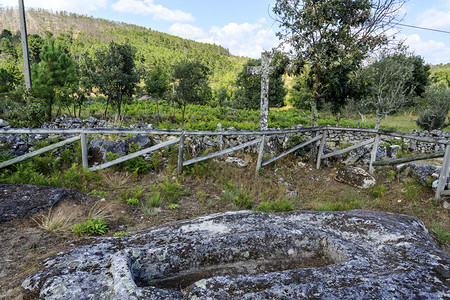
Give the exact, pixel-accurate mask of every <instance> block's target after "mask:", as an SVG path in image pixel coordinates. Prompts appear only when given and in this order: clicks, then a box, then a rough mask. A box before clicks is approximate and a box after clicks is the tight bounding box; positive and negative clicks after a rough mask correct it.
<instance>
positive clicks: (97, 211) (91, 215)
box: [87, 202, 113, 220]
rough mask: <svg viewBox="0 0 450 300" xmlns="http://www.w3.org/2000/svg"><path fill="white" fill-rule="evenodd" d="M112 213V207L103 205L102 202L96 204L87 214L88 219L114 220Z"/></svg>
mask: <svg viewBox="0 0 450 300" xmlns="http://www.w3.org/2000/svg"><path fill="white" fill-rule="evenodd" d="M112 217H113V215H112V212H111V207H110V206H109V205H108V204H107V205H103V204H101V202H96V203H95V204H94V205H92V207H91V208H90V209H89V211H88V213H87V218H88V219H106V220H107V219H110V218H112Z"/></svg>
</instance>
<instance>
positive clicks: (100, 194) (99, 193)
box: [91, 190, 108, 198]
mask: <svg viewBox="0 0 450 300" xmlns="http://www.w3.org/2000/svg"><path fill="white" fill-rule="evenodd" d="M91 194H92V195H94V196H97V197H100V198H106V197H107V196H108V192H106V191H97V190H92V191H91Z"/></svg>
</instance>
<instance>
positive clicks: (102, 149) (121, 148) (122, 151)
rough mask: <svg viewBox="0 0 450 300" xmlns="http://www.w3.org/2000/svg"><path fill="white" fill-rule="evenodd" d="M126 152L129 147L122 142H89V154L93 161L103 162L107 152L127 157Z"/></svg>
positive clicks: (98, 140) (100, 140)
mask: <svg viewBox="0 0 450 300" xmlns="http://www.w3.org/2000/svg"><path fill="white" fill-rule="evenodd" d="M128 151H129V145H128V144H127V143H126V142H124V141H120V142H113V141H107V140H103V139H93V140H90V141H89V154H90V155H91V156H92V157H93V160H94V161H100V162H102V161H105V159H106V153H107V152H111V153H115V154H119V155H121V156H124V155H127V153H128Z"/></svg>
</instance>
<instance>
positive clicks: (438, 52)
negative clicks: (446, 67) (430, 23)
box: [404, 34, 450, 64]
mask: <svg viewBox="0 0 450 300" xmlns="http://www.w3.org/2000/svg"><path fill="white" fill-rule="evenodd" d="M404 39H405V44H406V45H408V46H409V48H410V49H411V50H412V51H413V52H414V53H415V54H416V55H420V56H422V57H424V59H425V61H426V62H427V63H430V64H439V63H449V62H450V45H448V44H446V43H444V42H437V41H434V40H428V41H424V40H422V38H421V37H420V36H419V35H418V34H412V35H409V36H406V35H405V36H404Z"/></svg>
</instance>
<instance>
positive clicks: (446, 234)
mask: <svg viewBox="0 0 450 300" xmlns="http://www.w3.org/2000/svg"><path fill="white" fill-rule="evenodd" d="M431 232H432V233H433V235H434V237H435V238H436V239H437V240H438V241H439V243H441V244H442V245H446V246H450V230H449V229H448V228H445V227H444V226H442V225H441V224H439V223H436V222H435V223H433V224H432V225H431Z"/></svg>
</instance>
